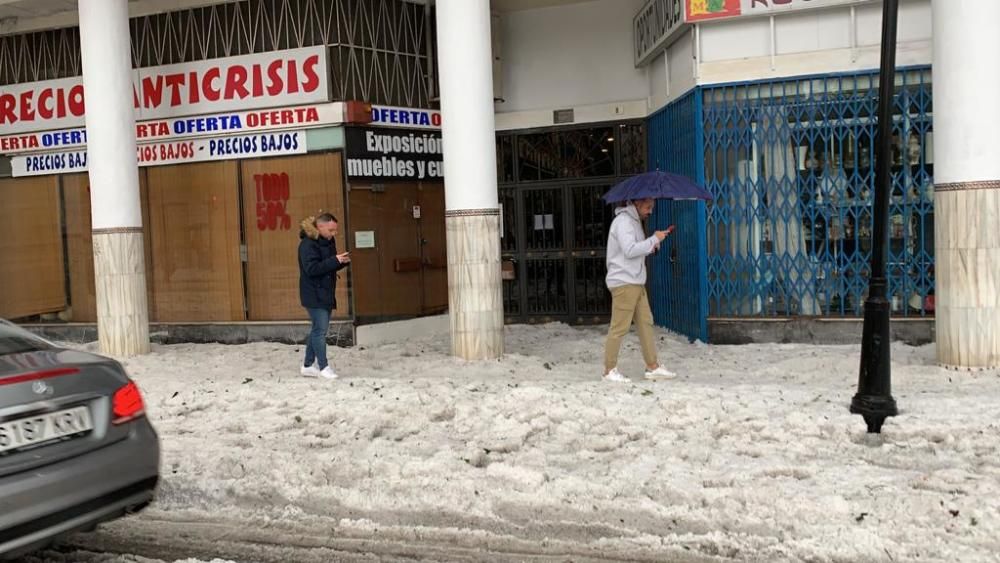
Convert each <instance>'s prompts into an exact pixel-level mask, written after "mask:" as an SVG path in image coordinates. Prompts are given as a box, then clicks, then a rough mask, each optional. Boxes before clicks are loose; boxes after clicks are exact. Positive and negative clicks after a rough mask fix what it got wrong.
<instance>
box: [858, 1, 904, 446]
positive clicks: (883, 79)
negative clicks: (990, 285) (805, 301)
mask: <svg viewBox="0 0 1000 563" xmlns="http://www.w3.org/2000/svg"><path fill="white" fill-rule="evenodd" d="M898 13H899V0H883V2H882V61H881V65H880V68H879V92H878V134H877V137H876V145H875V155H876V156H875V209H874V213H873V216H872V221H873V222H874V225H873V229H872V263H871V269H872V271H871V280H870V282H869V286H868V299H867V300H866V301H865V324H864V334H863V336H862V341H861V373H860V376H859V377H858V393H857V394H856V395H854V399H853V400H852V401H851V412H852V413H854V414H860V415H861V416H863V417H864V419H865V423H866V424H867V425H868V432H870V433H876V434H877V433H880V432H882V423H883V422H885V419H886V418H887V417H890V416H896V414H897V413H898V411H897V409H896V400H895V399H893V398H892V371H891V366H890V362H889V351H890V349H889V347H890V345H891V341H890V335H889V313H890V308H889V299H888V295H887V294H888V285H889V284H888V279H887V277H886V266H885V262H886V254H887V252H888V244H887V240H886V233H887V231H888V230H889V200H890V198H891V196H892V178H891V174H890V172H891V167H892V146H891V140H892V114H893V111H892V106H893V101H894V99H895V85H896V20H897V15H898Z"/></svg>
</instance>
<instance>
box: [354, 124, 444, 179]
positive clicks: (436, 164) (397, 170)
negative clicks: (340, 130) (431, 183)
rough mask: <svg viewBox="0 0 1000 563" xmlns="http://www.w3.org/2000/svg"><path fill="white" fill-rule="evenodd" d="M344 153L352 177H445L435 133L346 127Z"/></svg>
mask: <svg viewBox="0 0 1000 563" xmlns="http://www.w3.org/2000/svg"><path fill="white" fill-rule="evenodd" d="M346 152H347V175H348V176H349V177H352V178H392V179H402V180H429V179H434V178H444V158H443V156H442V148H441V134H440V133H438V132H428V131H400V130H389V129H370V128H360V127H349V128H348V129H347V146H346Z"/></svg>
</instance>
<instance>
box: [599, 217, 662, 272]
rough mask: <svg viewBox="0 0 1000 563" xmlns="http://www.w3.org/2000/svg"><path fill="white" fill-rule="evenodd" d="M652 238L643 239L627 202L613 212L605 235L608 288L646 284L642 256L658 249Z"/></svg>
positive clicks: (639, 222)
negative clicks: (606, 241)
mask: <svg viewBox="0 0 1000 563" xmlns="http://www.w3.org/2000/svg"><path fill="white" fill-rule="evenodd" d="M658 243H659V239H657V238H656V235H653V236H651V237H649V238H646V234H645V231H644V230H643V228H642V221H640V220H639V212H638V211H636V209H635V206H634V205H632V204H631V203H630V204H628V205H626V206H625V207H619V208H617V209H615V220H614V221H612V222H611V229H610V232H609V233H608V255H607V267H608V275H607V277H606V278H605V280H606V282H607V285H608V289H611V288H613V287H621V286H623V285H646V256H649V255H650V254H652V253H653V250H655V249H656V248H657V246H658Z"/></svg>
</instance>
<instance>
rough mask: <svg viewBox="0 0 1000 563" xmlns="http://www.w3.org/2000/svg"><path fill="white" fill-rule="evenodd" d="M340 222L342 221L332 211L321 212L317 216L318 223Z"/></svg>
mask: <svg viewBox="0 0 1000 563" xmlns="http://www.w3.org/2000/svg"><path fill="white" fill-rule="evenodd" d="M339 222H340V221H337V218H336V217H334V216H333V214H332V213H320V214H319V215H317V216H316V224H317V225H318V224H320V223H339Z"/></svg>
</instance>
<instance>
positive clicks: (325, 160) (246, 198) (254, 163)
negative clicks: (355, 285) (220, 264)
mask: <svg viewBox="0 0 1000 563" xmlns="http://www.w3.org/2000/svg"><path fill="white" fill-rule="evenodd" d="M242 182H243V186H242V188H243V222H244V232H245V240H246V245H247V264H246V267H247V299H248V302H247V306H248V312H249V318H250V320H254V321H276V320H301V319H303V318H305V314H306V313H305V311H304V310H303V309H302V304H301V302H300V299H299V265H298V245H299V229H300V227H299V223H301V221H302V219H303V218H305V217H309V216H313V215H316V213H317V212H318V211H319V210H321V209H322V210H324V211H328V212H330V213H332V214H333V215H334V216H335V217H337V218H338V219H339V223H340V233H341V234H339V235H338V236H337V237H336V242H337V248H338V250H339V251H341V252H342V251H343V250H344V249H345V248H346V247H347V245H346V244H345V242H346V241H345V237H344V235H343V233H345V232H346V228H345V223H346V222H345V219H344V180H343V171H342V161H341V156H340V154H339V153H325V154H315V155H308V156H293V157H282V158H262V159H257V160H248V161H244V162H243V163H242ZM339 276H340V278H339V279H338V280H337V290H336V298H337V309H336V311H334V317H335V318H349V317H350V316H351V314H350V298H349V295H348V276H349V270H346V269H345V270H341V271H340V272H339Z"/></svg>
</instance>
